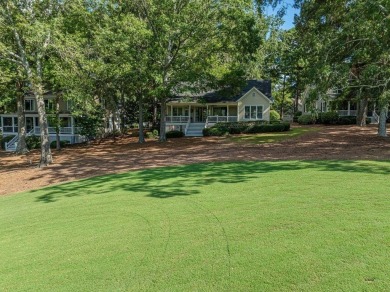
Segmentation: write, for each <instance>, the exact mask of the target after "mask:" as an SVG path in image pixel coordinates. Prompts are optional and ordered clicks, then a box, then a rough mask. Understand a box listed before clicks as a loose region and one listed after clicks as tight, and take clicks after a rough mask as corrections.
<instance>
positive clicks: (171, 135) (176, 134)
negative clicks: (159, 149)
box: [166, 130, 184, 139]
mask: <svg viewBox="0 0 390 292" xmlns="http://www.w3.org/2000/svg"><path fill="white" fill-rule="evenodd" d="M166 137H167V139H169V138H181V137H184V133H183V132H182V131H176V130H174V131H169V132H167V133H166Z"/></svg>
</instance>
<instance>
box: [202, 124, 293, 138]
mask: <svg viewBox="0 0 390 292" xmlns="http://www.w3.org/2000/svg"><path fill="white" fill-rule="evenodd" d="M288 130H290V123H281V122H274V123H268V122H265V121H256V122H231V123H217V124H215V125H214V126H212V127H210V128H205V129H203V136H223V135H226V134H243V133H244V134H253V133H267V132H283V131H288Z"/></svg>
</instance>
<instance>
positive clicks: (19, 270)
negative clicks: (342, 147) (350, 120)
mask: <svg viewBox="0 0 390 292" xmlns="http://www.w3.org/2000/svg"><path fill="white" fill-rule="evenodd" d="M389 174H390V162H385V161H383V162H372V161H289V162H247V163H213V164H196V165H188V166H181V167H168V168H157V169H151V170H144V171H137V172H129V173H124V174H120V175H110V176H102V177H95V178H91V179H87V180H82V181H78V182H73V183H67V184H63V185H58V186H54V187H49V188H45V189H42V190H38V191H32V192H26V193H23V194H17V195H13V196H6V197H2V198H0V222H1V225H0V246H1V249H0V261H1V263H2V264H1V265H0V275H1V277H0V287H1V289H2V290H6V291H7V290H9V291H16V290H56V291H92V290H94V291H95V290H126V291H151V290H159V291H183V290H192V291H195V290H197V291H200V290H201V291H221V290H222V291H223V290H225V291H228V290H230V291H259V290H268V291H270V290H278V291H291V290H304V291H324V290H367V291H378V290H383V291H385V290H386V289H387V288H388V287H389V286H390V280H389V278H388V271H389V270H390V246H389V242H390V211H389V210H390V200H389V196H390V181H389Z"/></svg>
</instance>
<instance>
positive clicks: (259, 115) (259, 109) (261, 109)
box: [256, 105, 263, 120]
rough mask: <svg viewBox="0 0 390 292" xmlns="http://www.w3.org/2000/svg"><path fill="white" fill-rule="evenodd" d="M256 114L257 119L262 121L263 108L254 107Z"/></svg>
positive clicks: (259, 106)
mask: <svg viewBox="0 0 390 292" xmlns="http://www.w3.org/2000/svg"><path fill="white" fill-rule="evenodd" d="M256 112H257V119H258V120H262V119H263V107H262V106H261V105H258V106H257V107H256Z"/></svg>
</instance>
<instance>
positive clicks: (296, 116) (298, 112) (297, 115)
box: [293, 111, 302, 123]
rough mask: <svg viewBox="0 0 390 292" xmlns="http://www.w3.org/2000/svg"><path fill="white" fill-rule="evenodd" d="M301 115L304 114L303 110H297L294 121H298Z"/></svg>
mask: <svg viewBox="0 0 390 292" xmlns="http://www.w3.org/2000/svg"><path fill="white" fill-rule="evenodd" d="M300 116H302V112H301V111H296V112H295V113H294V117H293V122H294V123H297V122H298V119H299V117H300Z"/></svg>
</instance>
